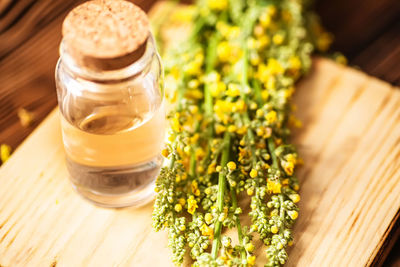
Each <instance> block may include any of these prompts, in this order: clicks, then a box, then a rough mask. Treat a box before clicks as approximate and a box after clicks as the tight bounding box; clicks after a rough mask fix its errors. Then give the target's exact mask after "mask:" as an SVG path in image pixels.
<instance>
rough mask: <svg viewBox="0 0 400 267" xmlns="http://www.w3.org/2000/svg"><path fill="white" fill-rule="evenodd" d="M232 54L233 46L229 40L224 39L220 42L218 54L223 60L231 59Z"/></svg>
mask: <svg viewBox="0 0 400 267" xmlns="http://www.w3.org/2000/svg"><path fill="white" fill-rule="evenodd" d="M231 54H232V47H231V46H230V44H229V42H227V41H223V42H220V43H219V44H218V46H217V55H218V58H219V59H220V60H221V61H222V62H227V61H229V58H230V57H231Z"/></svg>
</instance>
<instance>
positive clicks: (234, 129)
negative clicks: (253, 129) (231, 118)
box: [228, 124, 237, 133]
mask: <svg viewBox="0 0 400 267" xmlns="http://www.w3.org/2000/svg"><path fill="white" fill-rule="evenodd" d="M236 129H237V128H236V126H235V125H233V124H232V125H229V127H228V132H230V133H234V132H235V131H236Z"/></svg>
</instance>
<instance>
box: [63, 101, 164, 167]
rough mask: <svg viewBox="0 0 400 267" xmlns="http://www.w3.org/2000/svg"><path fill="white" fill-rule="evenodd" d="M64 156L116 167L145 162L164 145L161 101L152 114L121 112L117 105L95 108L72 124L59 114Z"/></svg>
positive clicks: (92, 164) (101, 165) (78, 160)
mask: <svg viewBox="0 0 400 267" xmlns="http://www.w3.org/2000/svg"><path fill="white" fill-rule="evenodd" d="M61 121H62V133H63V140H64V146H65V151H66V154H67V157H68V158H69V159H70V160H72V161H74V162H75V163H78V164H81V165H85V166H92V167H117V166H127V165H135V164H141V163H145V162H146V161H149V160H151V159H153V158H155V157H157V156H158V155H160V152H161V150H162V148H163V145H164V132H165V111H164V106H163V105H161V106H160V108H159V109H158V110H156V111H155V112H154V113H153V114H145V115H141V116H132V115H124V114H121V111H120V110H118V109H117V108H116V107H103V108H102V109H100V110H99V111H98V112H96V113H94V114H92V115H90V116H88V117H86V118H84V119H83V120H81V121H80V122H78V123H77V126H75V125H72V124H71V123H70V122H68V121H67V120H66V119H65V118H64V117H63V118H62V120H61Z"/></svg>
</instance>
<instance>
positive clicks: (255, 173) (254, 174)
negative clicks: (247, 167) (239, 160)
mask: <svg viewBox="0 0 400 267" xmlns="http://www.w3.org/2000/svg"><path fill="white" fill-rule="evenodd" d="M250 177H251V178H256V177H257V171H256V170H255V169H251V171H250Z"/></svg>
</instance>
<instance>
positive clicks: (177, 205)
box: [174, 204, 182, 212]
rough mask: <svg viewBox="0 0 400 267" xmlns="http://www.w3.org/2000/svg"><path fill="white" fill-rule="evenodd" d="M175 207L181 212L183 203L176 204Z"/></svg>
mask: <svg viewBox="0 0 400 267" xmlns="http://www.w3.org/2000/svg"><path fill="white" fill-rule="evenodd" d="M174 209H175V211H176V212H180V211H181V210H182V205H181V204H176V205H175V208H174Z"/></svg>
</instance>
